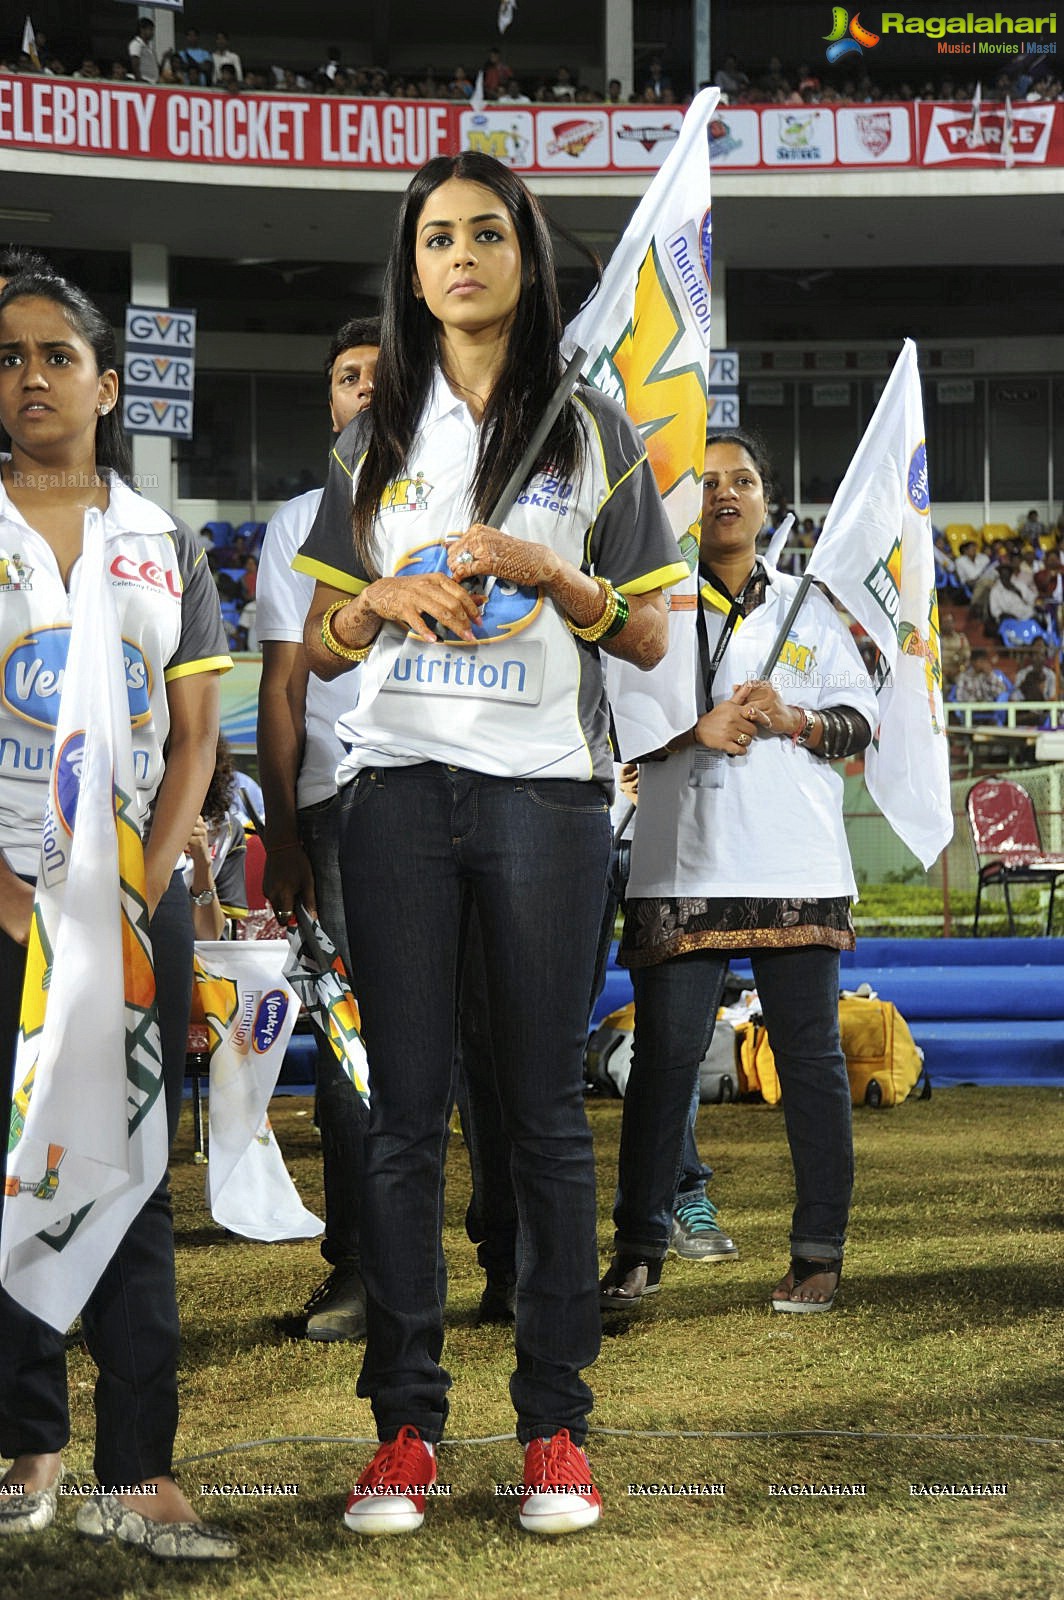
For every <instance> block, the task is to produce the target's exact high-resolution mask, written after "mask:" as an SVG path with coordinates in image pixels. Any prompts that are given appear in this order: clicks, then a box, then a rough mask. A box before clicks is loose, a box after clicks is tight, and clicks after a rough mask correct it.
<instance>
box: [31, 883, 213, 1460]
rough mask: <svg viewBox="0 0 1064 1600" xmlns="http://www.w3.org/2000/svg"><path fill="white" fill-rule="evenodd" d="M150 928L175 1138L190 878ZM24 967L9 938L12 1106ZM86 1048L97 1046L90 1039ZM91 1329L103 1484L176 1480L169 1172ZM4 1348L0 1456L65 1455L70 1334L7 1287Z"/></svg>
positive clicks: (184, 1031) (91, 1307) (100, 1291)
mask: <svg viewBox="0 0 1064 1600" xmlns="http://www.w3.org/2000/svg"><path fill="white" fill-rule="evenodd" d="M150 930H151V940H152V950H153V953H154V958H155V977H156V988H157V997H158V1006H159V1030H160V1034H161V1040H162V1062H163V1080H164V1082H163V1088H164V1094H165V1098H166V1113H167V1121H168V1126H169V1134H170V1139H171V1142H172V1141H173V1137H174V1133H175V1132H176V1129H177V1120H178V1116H179V1114H180V1110H181V1094H182V1088H183V1084H184V1076H185V1050H186V1045H187V1041H188V1016H189V1009H190V1006H191V1003H192V907H191V904H190V902H189V897H188V890H187V888H186V887H185V883H184V880H183V879H182V877H181V874H180V873H175V874H174V876H173V878H172V879H171V881H170V885H169V888H168V889H167V891H166V893H165V894H164V895H163V897H162V899H161V900H160V901H159V904H158V907H157V908H156V911H155V915H154V916H153V917H152V919H151V924H150ZM25 965H26V951H25V949H24V948H23V947H22V946H21V945H18V944H15V942H14V941H13V940H12V939H9V938H8V936H7V934H5V933H0V1054H2V1055H3V1058H4V1072H3V1077H2V1082H3V1085H4V1088H5V1089H6V1099H8V1100H9V1099H10V1098H11V1085H12V1082H13V1078H14V1062H15V1040H16V1034H17V1030H18V1020H19V1000H20V996H21V988H22V975H23V972H24V970H25ZM86 1048H88V1049H91V1048H92V1041H91V1040H90V1041H87V1044H86ZM2 1205H3V1194H2V1190H0V1207H2ZM81 1323H82V1329H83V1331H84V1334H85V1342H86V1344H87V1345H88V1347H89V1353H90V1355H91V1356H92V1358H93V1360H94V1361H95V1363H96V1366H97V1369H98V1376H97V1379H96V1392H95V1396H94V1400H95V1407H96V1450H95V1455H94V1467H95V1471H96V1476H97V1478H98V1479H99V1481H100V1483H101V1484H110V1483H139V1482H140V1481H141V1479H143V1478H151V1477H156V1476H159V1475H160V1474H163V1473H168V1472H169V1471H170V1467H171V1462H172V1457H173V1444H174V1436H175V1434H176V1432H177V1357H178V1321H177V1295H176V1290H175V1284H174V1229H173V1216H172V1213H171V1208H170V1178H169V1173H166V1174H164V1176H163V1179H162V1181H161V1183H160V1184H159V1187H158V1188H157V1189H156V1190H155V1193H154V1194H153V1195H152V1196H151V1197H150V1198H149V1199H148V1200H147V1201H146V1202H145V1205H144V1207H143V1209H142V1210H141V1211H140V1212H139V1213H138V1215H137V1216H136V1217H134V1219H133V1221H132V1222H131V1223H130V1225H129V1229H128V1231H127V1233H126V1235H125V1237H124V1239H123V1240H122V1242H121V1244H120V1245H119V1246H118V1249H117V1250H116V1251H115V1254H114V1255H113V1256H112V1258H111V1260H110V1262H109V1263H108V1265H107V1266H106V1267H105V1269H104V1271H103V1274H102V1276H101V1278H100V1280H99V1282H98V1283H97V1285H96V1287H95V1288H94V1289H93V1291H92V1293H91V1295H90V1296H89V1299H88V1302H87V1303H86V1305H85V1307H84V1309H83V1311H82V1313H81ZM0 1352H2V1357H0V1455H3V1456H17V1455H42V1454H50V1453H52V1452H54V1451H59V1450H61V1449H62V1448H63V1446H64V1445H65V1444H66V1443H67V1441H68V1440H69V1438H70V1412H69V1407H68V1403H67V1369H66V1339H65V1337H64V1335H63V1334H61V1333H57V1332H56V1330H55V1329H54V1328H52V1327H50V1326H49V1325H48V1323H46V1322H42V1321H40V1319H39V1318H37V1317H35V1316H33V1314H32V1313H31V1312H29V1311H27V1310H25V1308H24V1307H23V1306H21V1305H19V1304H18V1302H17V1301H15V1300H13V1299H12V1298H11V1296H10V1295H9V1294H8V1293H7V1292H6V1290H3V1289H0Z"/></svg>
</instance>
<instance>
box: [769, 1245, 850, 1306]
mask: <svg viewBox="0 0 1064 1600" xmlns="http://www.w3.org/2000/svg"><path fill="white" fill-rule="evenodd" d="M822 1272H823V1273H833V1274H834V1277H835V1287H834V1289H832V1291H831V1293H830V1294H829V1296H828V1298H827V1299H826V1300H795V1299H788V1298H782V1299H778V1298H777V1297H776V1295H773V1296H772V1309H773V1311H792V1312H805V1311H830V1310H831V1308H832V1306H833V1305H834V1304H835V1296H836V1294H837V1293H838V1289H839V1283H840V1281H841V1278H842V1262H841V1261H814V1260H812V1259H811V1258H810V1257H809V1256H792V1257H791V1265H790V1280H791V1288H790V1293H791V1295H793V1294H794V1291H795V1289H797V1288H798V1287H799V1285H800V1284H803V1283H805V1282H806V1280H807V1279H808V1278H815V1277H817V1276H818V1275H819V1274H820V1273H822Z"/></svg>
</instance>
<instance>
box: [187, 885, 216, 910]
mask: <svg viewBox="0 0 1064 1600" xmlns="http://www.w3.org/2000/svg"><path fill="white" fill-rule="evenodd" d="M189 893H190V894H191V890H190V891H189ZM217 893H218V890H217V889H216V888H215V886H214V884H213V883H212V884H211V886H210V888H209V889H203V890H201V892H200V893H199V894H194V895H192V904H193V905H194V906H209V905H210V903H211V901H212V900H213V899H214V897H215V895H216V894H217Z"/></svg>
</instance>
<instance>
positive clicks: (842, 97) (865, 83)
mask: <svg viewBox="0 0 1064 1600" xmlns="http://www.w3.org/2000/svg"><path fill="white" fill-rule="evenodd" d="M245 56H248V64H247V66H246V67H245V64H244V58H245ZM1051 61H1052V58H1051V57H1045V56H1042V57H1037V56H1024V57H1020V58H1017V61H1016V64H1015V65H1014V67H1013V68H1012V69H1011V71H1009V72H1002V73H1001V74H999V76H998V77H997V79H996V81H995V82H994V83H993V84H990V83H984V84H983V100H984V103H988V102H990V101H993V100H995V99H996V100H1003V99H1004V98H1005V96H1006V95H1010V96H1011V97H1012V99H1013V100H1014V101H1020V100H1029V101H1039V102H1045V101H1053V100H1059V99H1061V98H1064V83H1062V81H1061V79H1060V78H1059V77H1058V76H1056V75H1054V72H1053V70H1052V68H1051V66H1050V65H1049V63H1050V62H1051ZM0 71H3V72H13V73H23V74H27V73H28V74H33V73H45V74H47V75H51V76H53V77H72V78H90V79H108V80H110V81H119V82H128V81H133V82H142V83H151V84H157V83H162V84H169V85H178V84H186V85H191V86H193V87H198V88H214V89H219V90H221V91H223V92H226V93H229V94H239V93H241V92H248V93H255V94H262V93H270V92H277V93H283V94H329V95H346V96H354V97H358V98H361V99H389V98H394V99H403V100H457V101H465V100H470V99H471V98H472V97H473V95H474V93H475V92H476V87H477V81H478V78H479V79H480V80H481V83H482V90H483V96H484V100H485V101H486V102H496V103H498V104H501V105H530V104H533V103H535V104H540V105H542V104H546V105H558V104H566V103H571V104H589V105H602V104H606V105H621V104H652V105H653V104H684V103H685V102H686V100H688V99H689V98H690V95H689V93H688V85H687V84H686V83H685V84H682V85H681V84H679V83H678V82H677V84H675V85H674V83H673V80H672V78H671V76H670V74H669V71H668V69H667V65H666V63H664V62H663V61H662V60H661V59H660V58H659V57H652V58H651V60H650V61H649V62H648V64H647V66H646V67H645V69H644V70H643V71H642V72H640V73H639V74H638V75H637V82H636V88H635V92H634V93H633V94H631V95H629V96H625V95H623V94H622V90H621V83H620V80H619V79H617V78H612V79H610V81H609V83H608V84H606V86H605V88H603V86H602V83H601V80H600V81H599V82H598V83H584V82H581V81H580V77H579V74H578V73H577V72H574V71H573V70H572V69H571V68H569V67H567V66H565V65H559V66H557V67H556V68H554V69H553V70H552V71H550V72H546V73H544V72H542V71H540V70H539V69H522V68H520V67H519V68H518V69H517V73H516V74H515V71H514V69H513V68H511V67H510V66H509V65H508V64H507V63H506V62H505V61H504V60H503V59H502V52H501V50H500V49H499V48H498V47H494V46H493V47H492V48H491V49H489V50H488V52H487V56H486V59H485V60H484V62H483V63H482V64H481V66H480V67H479V69H478V68H477V67H473V68H472V69H467V68H466V67H463V66H456V67H454V68H453V69H438V68H437V67H435V66H432V65H429V66H426V67H425V68H424V69H423V70H421V71H419V72H416V73H410V72H407V73H398V72H394V71H390V70H389V69H387V68H385V67H382V66H356V65H354V64H353V63H351V62H347V61H345V60H344V53H343V51H342V49H341V48H340V47H339V46H338V45H331V46H330V47H329V48H328V50H327V51H326V59H325V60H324V61H323V62H303V63H300V64H298V65H277V64H272V63H271V64H266V63H262V62H258V63H256V62H254V61H253V60H252V59H251V57H250V55H249V54H248V52H247V50H246V49H245V48H244V46H243V44H242V45H241V52H238V51H236V50H234V49H233V48H232V46H231V44H230V40H229V36H228V34H226V33H225V32H224V31H218V32H217V33H216V34H215V35H214V38H213V41H208V40H206V39H203V38H201V36H200V33H199V30H198V29H196V28H187V29H185V31H184V34H183V36H182V39H181V43H180V45H179V46H178V47H175V48H174V49H172V50H167V51H158V50H157V47H156V41H155V24H154V23H153V22H152V21H151V20H150V19H148V18H142V19H141V20H140V21H139V22H138V24H137V32H136V33H135V35H134V36H133V38H132V39H131V40H130V41H129V43H128V46H127V49H126V52H125V54H124V56H123V57H120V58H117V59H115V60H112V61H111V62H109V63H106V62H103V61H101V60H98V59H96V58H94V57H92V56H85V57H84V58H83V59H82V61H81V62H80V65H78V66H77V68H72V67H71V66H70V65H68V64H67V63H65V62H64V61H63V60H61V59H60V58H59V56H57V55H56V54H55V53H54V52H53V51H52V50H51V48H50V46H49V42H48V40H47V38H46V37H45V35H44V34H41V33H38V34H37V36H36V52H35V56H31V55H29V54H27V53H25V52H22V53H21V54H19V55H17V56H14V57H9V58H8V59H5V60H0ZM713 82H714V83H715V84H716V85H717V86H718V87H719V89H720V90H721V97H722V103H723V104H726V105H729V104H730V105H765V104H775V105H789V106H800V105H845V104H864V103H871V102H875V101H895V100H935V101H940V102H941V101H943V100H959V101H970V100H971V99H972V96H973V95H974V93H975V89H976V80H974V79H973V80H972V81H970V82H969V81H965V82H959V81H957V80H955V79H954V78H952V77H944V78H941V79H939V80H938V81H935V80H933V79H927V80H926V81H925V82H923V83H922V84H919V85H916V84H910V83H898V84H893V85H890V84H885V83H884V82H882V81H873V79H872V78H871V77H869V76H868V75H867V74H864V75H863V76H861V77H855V78H843V79H841V80H840V81H837V82H834V81H826V80H825V79H823V78H822V77H821V76H820V75H819V74H818V72H817V71H816V70H815V69H812V68H810V67H809V66H807V65H805V64H802V65H800V66H798V67H797V68H796V69H795V68H785V67H784V65H783V63H782V62H781V61H780V59H779V57H778V56H772V57H770V59H769V61H768V65H767V67H765V68H763V69H759V68H757V67H756V66H754V65H751V66H750V69H749V70H747V68H746V67H745V66H744V65H743V64H742V63H741V62H739V61H738V60H737V59H736V57H735V56H733V55H729V56H727V57H726V58H725V61H724V64H723V66H722V67H720V69H719V70H718V71H717V72H716V73H715V75H714V77H713Z"/></svg>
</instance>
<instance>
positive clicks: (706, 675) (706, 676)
mask: <svg viewBox="0 0 1064 1600" xmlns="http://www.w3.org/2000/svg"><path fill="white" fill-rule="evenodd" d="M760 570H761V569H760V567H759V566H758V565H757V564H756V563H755V565H754V570H753V571H752V572H751V574H750V576H749V577H748V578H747V580H746V582H745V583H744V584H743V586H742V588H741V589H740V590H739V593H738V594H737V595H736V596H735V597H734V599H733V600H732V602H731V605H730V607H729V608H728V615H727V616H726V617H725V619H724V626H723V627H722V628H721V630H720V638H719V639H718V640H717V644H716V648H715V649H714V651H713V654H712V656H711V655H710V653H709V628H708V627H707V626H706V608H705V606H704V604H703V603H702V596H701V593H700V594H699V596H698V615H697V617H696V619H695V620H696V625H697V628H698V660H699V665H700V667H701V680H702V682H701V687H702V690H703V692H704V694H705V700H706V704H705V709H706V710H707V711H711V710H712V709H713V680H714V678H715V677H716V676H717V670H718V668H719V667H720V664H721V662H722V661H723V660H724V652H725V651H726V650H727V648H728V645H729V644H730V642H731V636H732V634H733V633H734V632H735V629H736V628H737V627H738V624H739V619H740V617H741V616H742V614H743V605H744V604H745V602H746V594H747V590H748V589H749V588H750V585H751V584H752V583H753V581H754V579H755V578H756V577H757V576H758V573H759V572H760Z"/></svg>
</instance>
